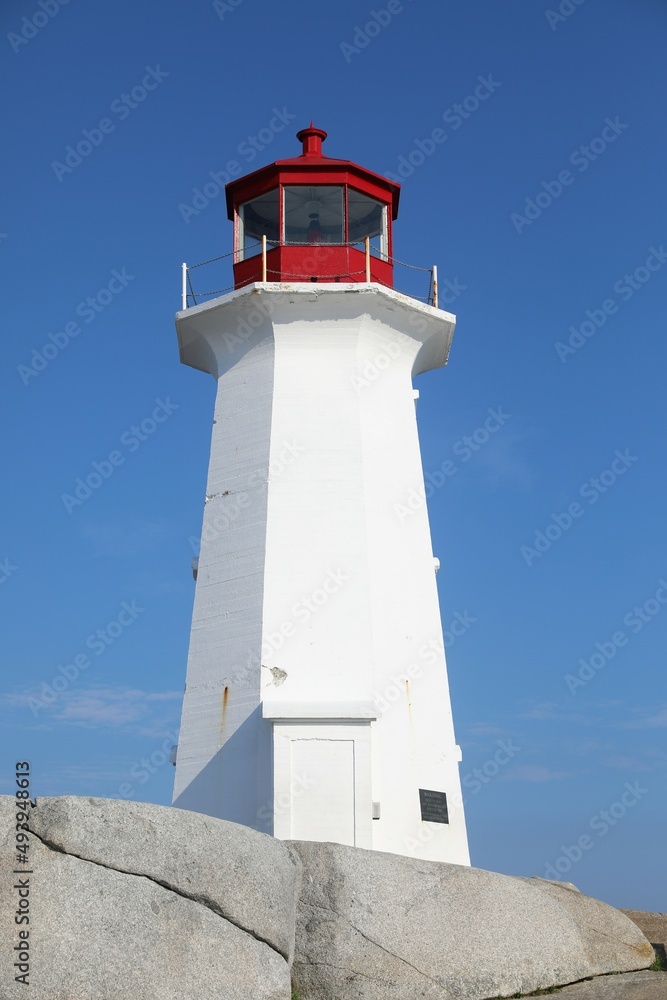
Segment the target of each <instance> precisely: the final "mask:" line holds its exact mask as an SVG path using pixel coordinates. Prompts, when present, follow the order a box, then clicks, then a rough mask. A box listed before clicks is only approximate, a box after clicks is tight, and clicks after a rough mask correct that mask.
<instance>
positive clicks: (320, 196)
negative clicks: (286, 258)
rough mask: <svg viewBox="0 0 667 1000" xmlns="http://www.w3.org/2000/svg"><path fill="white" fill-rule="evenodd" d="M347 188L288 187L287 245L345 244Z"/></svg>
mask: <svg viewBox="0 0 667 1000" xmlns="http://www.w3.org/2000/svg"><path fill="white" fill-rule="evenodd" d="M342 242H343V188H342V187H333V186H331V187H330V186H322V185H321V186H316V187H311V186H310V185H308V184H294V185H291V186H290V187H286V188H285V243H342Z"/></svg>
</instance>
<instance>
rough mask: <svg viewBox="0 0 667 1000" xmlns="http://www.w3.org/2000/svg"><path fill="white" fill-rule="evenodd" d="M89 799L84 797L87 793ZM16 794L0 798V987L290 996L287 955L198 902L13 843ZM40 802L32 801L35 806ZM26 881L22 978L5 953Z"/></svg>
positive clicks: (234, 998)
mask: <svg viewBox="0 0 667 1000" xmlns="http://www.w3.org/2000/svg"><path fill="white" fill-rule="evenodd" d="M84 801H87V800H84ZM13 806H14V801H13V800H12V799H10V798H8V797H7V796H3V797H2V799H0V866H1V867H2V877H1V880H2V888H1V890H0V891H1V896H0V898H1V899H2V903H1V904H0V940H2V942H3V952H4V954H3V956H2V959H1V961H0V997H1V998H2V1000H17V998H25V997H26V996H28V995H29V996H31V997H33V998H34V1000H73V998H76V1000H248V997H253V1000H254V998H262V1000H289V997H290V976H289V965H288V963H287V962H286V961H285V959H284V958H283V957H282V956H281V955H280V954H279V953H278V952H277V951H276V950H275V949H274V948H272V947H270V946H269V945H268V944H266V943H264V942H262V941H258V940H257V939H256V938H255V937H253V936H252V935H251V934H249V933H247V932H246V931H243V930H241V929H240V928H239V927H236V926H235V925H234V924H232V923H230V922H229V921H228V920H226V919H225V918H224V917H221V916H220V915H219V913H217V912H214V910H212V909H211V908H209V907H208V906H206V905H205V904H204V903H202V902H199V901H195V900H194V899H192V898H188V897H187V896H186V895H184V894H180V893H178V892H176V891H174V890H173V889H170V888H166V887H165V886H164V885H163V884H159V883H157V882H156V881H155V880H154V879H153V878H151V877H150V876H148V875H143V874H128V873H125V872H120V871H116V870H114V869H113V868H110V867H107V866H106V865H105V864H102V863H99V862H91V861H86V860H82V859H80V858H78V857H73V856H71V855H69V854H66V853H62V852H61V851H59V850H54V849H52V848H50V847H47V846H45V845H44V844H43V843H42V842H41V841H40V840H38V839H37V838H35V837H31V838H30V851H29V859H30V866H29V869H27V870H28V871H29V872H30V874H29V876H28V875H27V874H26V873H25V872H21V873H20V874H14V873H13V869H14V868H17V867H19V866H18V865H17V864H16V863H15V853H14V815H15V813H14V808H13ZM38 808H39V807H38ZM26 878H29V881H30V896H29V904H30V908H29V919H30V924H29V925H28V929H29V933H30V937H29V939H28V948H29V955H30V962H29V964H30V971H29V980H28V982H29V986H28V989H27V990H26V986H25V985H24V984H23V983H21V982H17V981H16V979H15V976H16V975H18V974H20V972H22V971H23V970H20V971H19V970H17V969H16V968H15V967H14V966H13V962H14V961H15V960H16V958H17V957H18V956H16V955H14V956H13V957H10V956H12V953H13V949H14V946H15V945H18V942H19V937H18V934H19V930H23V929H25V927H24V926H17V925H16V924H15V923H14V912H15V907H16V904H17V891H16V890H15V889H14V888H13V886H14V884H16V883H17V882H18V880H19V879H22V880H24V881H25V879H26Z"/></svg>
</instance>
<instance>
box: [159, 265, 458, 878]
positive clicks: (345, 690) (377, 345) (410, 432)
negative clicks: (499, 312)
mask: <svg viewBox="0 0 667 1000" xmlns="http://www.w3.org/2000/svg"><path fill="white" fill-rule="evenodd" d="M177 328H178V332H179V339H180V343H181V356H182V359H183V361H184V362H185V363H187V364H191V365H193V366H194V367H197V368H200V369H202V370H204V371H208V372H210V373H212V374H213V375H214V376H215V377H216V378H217V379H218V395H217V400H216V409H215V422H214V426H213V435H212V444H211V459H210V466H209V477H208V485H207V498H208V499H207V503H206V505H205V510H204V525H203V536H202V537H203V541H202V547H201V554H200V558H199V568H198V577H197V585H196V594H195V607H194V612H193V624H192V634H191V642H190V653H189V658H188V671H187V687H186V693H185V699H184V706H183V719H182V727H181V737H180V741H179V749H178V758H177V766H176V783H175V791H174V802H175V804H176V805H179V806H182V807H185V808H190V809H197V810H198V811H201V812H205V813H209V814H210V815H215V816H221V817H222V818H226V819H231V820H235V821H236V822H241V823H245V824H246V825H248V826H253V827H255V828H256V829H261V830H265V831H266V832H269V833H274V834H275V835H276V836H286V837H294V836H298V837H301V838H303V839H313V840H320V839H322V840H338V841H340V842H345V843H348V842H351V840H353V842H354V843H356V844H358V846H369V847H370V846H372V847H373V848H376V849H379V850H385V851H392V852H395V853H398V854H416V855H418V856H421V857H426V858H433V859H436V860H446V861H452V862H456V863H459V864H468V863H469V857H468V848H467V837H466V830H465V820H464V815H463V808H462V804H461V789H460V782H459V775H458V762H459V760H460V751H459V750H458V747H457V746H456V742H455V738H454V729H453V723H452V716H451V708H450V703H449V692H448V685H447V675H446V667H445V658H444V646H443V642H442V627H441V623H440V611H439V606H438V596H437V590H436V584H435V567H434V558H433V552H432V548H431V540H430V531H429V525H428V514H427V510H426V504H425V502H423V503H417V504H416V505H414V506H415V509H413V510H411V511H410V513H409V515H408V516H401V515H400V513H397V511H400V509H401V506H402V505H405V503H406V500H407V498H408V497H409V496H411V495H414V496H417V497H418V498H419V497H423V494H424V479H423V473H422V468H421V459H420V453H419V441H418V435H417V424H416V417H415V405H414V390H413V387H412V378H413V376H414V375H416V374H418V373H419V372H421V371H427V370H429V369H431V368H434V367H438V366H440V365H443V364H444V363H445V361H446V359H447V355H448V352H449V347H450V343H451V338H452V334H453V329H454V317H453V316H451V315H450V314H448V313H444V312H442V311H440V310H436V309H433V308H431V307H429V306H425V305H422V304H421V303H418V302H417V301H415V300H413V299H409V298H408V297H407V296H403V295H401V294H400V293H397V292H394V291H393V290H389V289H385V288H383V287H381V286H378V285H373V284H369V285H363V284H356V285H342V284H340V285H338V284H329V285H319V286H316V287H313V286H312V285H305V284H298V285H285V284H265V285H261V284H260V285H252V286H249V287H247V288H244V289H242V290H240V291H238V292H234V293H232V294H230V295H227V296H224V297H223V298H220V299H215V300H213V301H212V302H210V303H207V304H206V305H202V306H198V307H195V308H193V309H188V310H187V311H185V312H183V313H179V314H178V316H177ZM373 716H375V720H374V721H373V719H372V717H373ZM328 744H331V745H328ZM296 780H299V781H301V782H302V784H303V786H304V787H303V790H302V794H300V795H299V796H298V797H297V796H296V791H295V787H294V782H295V781H296ZM350 782H352V783H353V787H350ZM346 783H347V784H346ZM420 788H425V789H430V790H435V791H440V792H445V793H446V794H447V798H448V806H449V813H450V815H449V823H448V824H440V823H424V822H422V820H421V814H420V806H419V789H420ZM285 796H291V799H290V805H289V808H285V809H282V807H281V806H280V803H281V802H283V801H284V800H285ZM373 803H376V804H379V805H376V807H375V811H376V813H377V811H378V809H379V815H380V818H379V819H375V820H374V819H372V815H373V808H374V807H373ZM295 831H297V832H296V833H295Z"/></svg>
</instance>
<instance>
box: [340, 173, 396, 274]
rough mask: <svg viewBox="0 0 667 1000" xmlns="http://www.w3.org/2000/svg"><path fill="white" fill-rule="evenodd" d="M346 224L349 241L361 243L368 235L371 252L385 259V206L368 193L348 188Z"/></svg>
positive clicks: (386, 247)
mask: <svg viewBox="0 0 667 1000" xmlns="http://www.w3.org/2000/svg"><path fill="white" fill-rule="evenodd" d="M347 214H348V220H347V226H348V234H349V235H348V239H349V242H350V243H363V242H364V240H365V239H366V237H367V236H368V237H370V244H371V252H373V253H374V254H375V255H376V256H377V257H381V258H382V260H386V259H387V252H388V246H387V206H386V205H383V204H382V203H381V202H379V201H376V200H375V199H374V198H369V197H368V195H365V194H362V193H361V192H360V191H355V190H354V188H348V192H347Z"/></svg>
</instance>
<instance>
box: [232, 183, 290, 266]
mask: <svg viewBox="0 0 667 1000" xmlns="http://www.w3.org/2000/svg"><path fill="white" fill-rule="evenodd" d="M238 218H239V233H238V244H237V247H238V251H239V254H238V258H237V259H238V260H246V259H247V258H248V257H254V256H255V254H258V253H261V252H262V247H261V243H262V236H266V239H267V242H268V243H278V242H279V241H280V203H279V199H278V188H277V187H276V188H273V190H272V191H267V192H266V194H262V195H260V196H259V198H253V199H252V201H246V202H245V204H243V205H239V215H238ZM258 244H259V245H258Z"/></svg>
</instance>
